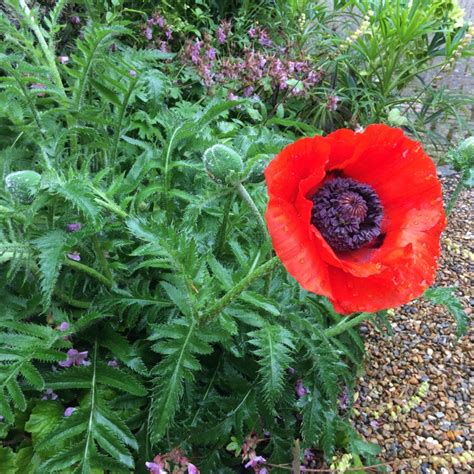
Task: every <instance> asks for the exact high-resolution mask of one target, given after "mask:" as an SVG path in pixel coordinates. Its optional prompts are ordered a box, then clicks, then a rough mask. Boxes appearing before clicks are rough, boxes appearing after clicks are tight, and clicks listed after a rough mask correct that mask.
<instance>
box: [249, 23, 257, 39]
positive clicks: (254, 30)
mask: <svg viewBox="0 0 474 474" xmlns="http://www.w3.org/2000/svg"><path fill="white" fill-rule="evenodd" d="M247 34H248V35H249V38H255V36H257V28H255V27H253V26H252V28H250V29H249V30H248V31H247Z"/></svg>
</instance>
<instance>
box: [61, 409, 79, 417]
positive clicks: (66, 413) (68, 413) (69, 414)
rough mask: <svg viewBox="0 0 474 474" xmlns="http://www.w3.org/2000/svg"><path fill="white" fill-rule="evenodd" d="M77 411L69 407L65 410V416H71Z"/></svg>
mask: <svg viewBox="0 0 474 474" xmlns="http://www.w3.org/2000/svg"><path fill="white" fill-rule="evenodd" d="M76 410H77V408H76V407H67V408H66V409H65V410H64V416H71V415H72V414H73V413H74V412H75V411H76Z"/></svg>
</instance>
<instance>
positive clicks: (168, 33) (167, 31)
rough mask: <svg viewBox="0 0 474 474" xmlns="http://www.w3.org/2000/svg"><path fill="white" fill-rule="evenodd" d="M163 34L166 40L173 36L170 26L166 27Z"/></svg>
mask: <svg viewBox="0 0 474 474" xmlns="http://www.w3.org/2000/svg"><path fill="white" fill-rule="evenodd" d="M165 36H166V39H167V40H170V39H171V37H172V36H173V30H172V29H171V28H166V31H165Z"/></svg>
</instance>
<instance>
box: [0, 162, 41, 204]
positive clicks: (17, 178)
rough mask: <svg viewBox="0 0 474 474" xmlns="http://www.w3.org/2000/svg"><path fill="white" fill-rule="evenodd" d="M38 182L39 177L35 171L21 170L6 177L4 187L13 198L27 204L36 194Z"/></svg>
mask: <svg viewBox="0 0 474 474" xmlns="http://www.w3.org/2000/svg"><path fill="white" fill-rule="evenodd" d="M40 181H41V175H40V174H38V173H37V172H36V171H30V170H23V171H15V172H14V173H10V174H9V175H7V177H6V178H5V185H6V188H7V190H8V192H9V193H10V194H11V195H12V196H13V197H14V198H16V199H18V201H20V202H22V203H24V204H28V203H29V202H31V201H32V200H33V197H34V195H35V194H36V193H37V192H38V189H39V184H40Z"/></svg>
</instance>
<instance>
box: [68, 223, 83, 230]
mask: <svg viewBox="0 0 474 474" xmlns="http://www.w3.org/2000/svg"><path fill="white" fill-rule="evenodd" d="M81 229H82V224H81V223H80V222H72V223H71V224H68V225H67V226H66V230H67V231H68V232H78V231H80V230H81Z"/></svg>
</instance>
